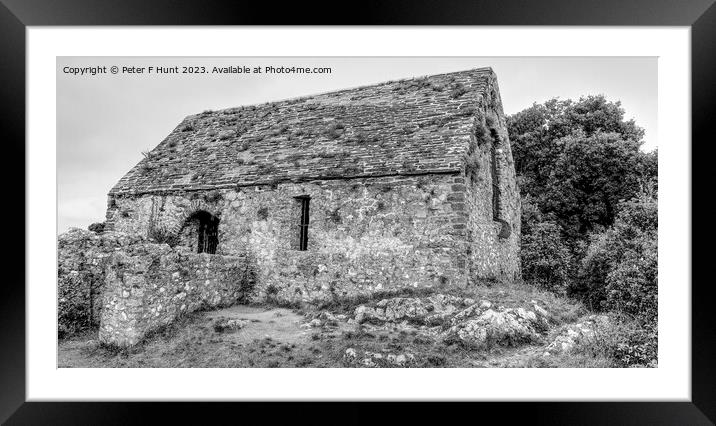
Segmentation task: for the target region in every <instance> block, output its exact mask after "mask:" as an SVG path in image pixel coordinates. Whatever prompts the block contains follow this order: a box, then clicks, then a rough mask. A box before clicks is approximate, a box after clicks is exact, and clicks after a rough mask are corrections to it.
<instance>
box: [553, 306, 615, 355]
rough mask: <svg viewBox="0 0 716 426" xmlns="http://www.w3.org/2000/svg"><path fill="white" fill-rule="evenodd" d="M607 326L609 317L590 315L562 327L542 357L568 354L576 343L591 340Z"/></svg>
mask: <svg viewBox="0 0 716 426" xmlns="http://www.w3.org/2000/svg"><path fill="white" fill-rule="evenodd" d="M608 325H609V317H607V316H606V315H590V316H589V317H587V318H586V319H584V320H582V321H580V322H577V323H575V324H569V325H567V326H564V327H563V328H562V331H561V332H560V333H559V334H558V335H557V337H555V338H554V340H553V341H552V342H551V343H550V344H549V345H547V347H546V348H545V352H544V355H546V356H547V355H556V354H558V353H564V352H569V351H571V350H572V349H574V346H575V345H577V344H578V343H580V342H584V341H586V340H588V339H590V338H593V337H594V336H595V334H596V332H597V330H598V329H599V328H603V327H607V326H608Z"/></svg>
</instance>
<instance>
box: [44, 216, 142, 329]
mask: <svg viewBox="0 0 716 426" xmlns="http://www.w3.org/2000/svg"><path fill="white" fill-rule="evenodd" d="M142 242H145V239H144V238H143V237H142V236H140V235H126V234H121V233H115V232H108V233H104V234H101V235H100V234H96V233H94V232H90V231H86V230H82V229H77V228H73V229H70V230H69V231H67V232H65V233H63V234H61V235H60V236H59V237H58V239H57V292H58V294H57V308H58V331H59V333H60V335H64V334H68V333H74V332H77V331H82V330H86V329H90V328H94V327H97V326H98V325H99V320H100V315H101V312H102V292H103V291H104V287H105V280H104V278H105V268H106V266H107V262H108V260H109V258H110V256H111V255H112V253H114V252H115V251H117V250H121V249H122V248H126V247H129V246H131V245H135V244H138V243H142Z"/></svg>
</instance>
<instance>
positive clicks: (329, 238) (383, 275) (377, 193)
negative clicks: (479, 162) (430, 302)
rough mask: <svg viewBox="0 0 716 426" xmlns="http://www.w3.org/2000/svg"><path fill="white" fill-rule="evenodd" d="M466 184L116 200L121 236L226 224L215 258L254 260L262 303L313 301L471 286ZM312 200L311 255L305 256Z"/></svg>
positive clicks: (397, 181) (273, 188) (287, 188)
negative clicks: (199, 222) (306, 204)
mask: <svg viewBox="0 0 716 426" xmlns="http://www.w3.org/2000/svg"><path fill="white" fill-rule="evenodd" d="M461 182H464V179H463V178H461V177H460V175H459V174H457V173H450V174H433V175H427V176H388V177H383V178H370V179H346V180H343V179H335V180H319V181H314V182H306V183H282V184H276V185H263V186H249V187H240V188H237V189H234V190H228V189H226V190H220V191H210V192H191V193H187V192H184V193H172V194H162V195H159V194H151V195H150V194H148V195H142V196H137V197H131V196H124V197H115V198H113V200H112V203H113V205H114V208H113V209H112V211H111V212H110V214H109V217H110V218H111V219H112V221H113V222H114V227H115V229H118V230H121V231H123V232H130V233H139V234H143V235H147V233H148V232H149V229H150V228H151V227H165V228H168V229H170V230H171V232H173V233H175V234H177V235H181V234H184V232H183V230H182V226H183V224H184V223H185V222H186V218H188V217H189V216H190V215H191V214H192V213H193V212H196V211H197V210H204V211H208V212H209V213H211V214H213V215H215V216H217V217H218V218H219V219H220V222H219V244H218V249H217V254H224V255H237V254H246V253H250V254H251V255H252V256H253V257H254V258H255V259H256V263H257V266H258V274H259V277H258V280H257V281H258V285H257V289H256V292H255V294H254V298H255V299H256V300H265V299H266V298H277V299H278V300H281V301H292V302H296V301H313V300H325V299H329V298H333V297H349V296H353V295H356V294H359V293H365V292H370V291H375V290H382V289H388V288H393V287H402V286H413V287H418V286H430V285H436V284H443V285H458V286H464V285H466V283H467V276H466V273H467V267H466V255H465V244H464V238H465V222H466V212H465V206H464V201H463V200H464V197H465V194H464V192H465V187H464V185H461ZM302 195H309V196H310V197H311V201H310V212H311V213H310V224H309V237H308V250H307V251H299V250H297V248H298V235H299V228H298V225H299V218H300V202H299V201H298V200H297V199H296V198H295V197H299V196H302Z"/></svg>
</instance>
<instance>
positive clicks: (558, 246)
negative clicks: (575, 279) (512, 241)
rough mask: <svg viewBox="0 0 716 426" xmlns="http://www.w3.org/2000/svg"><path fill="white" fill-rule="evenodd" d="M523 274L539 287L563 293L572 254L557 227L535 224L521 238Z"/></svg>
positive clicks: (550, 224) (551, 224)
mask: <svg viewBox="0 0 716 426" xmlns="http://www.w3.org/2000/svg"><path fill="white" fill-rule="evenodd" d="M521 256H522V275H523V277H524V279H525V280H526V281H527V282H529V283H532V284H534V285H537V286H538V287H541V288H544V289H547V290H552V291H554V292H556V293H564V292H565V290H566V288H567V283H568V279H569V265H570V261H571V255H570V252H569V249H568V248H567V246H566V245H565V244H564V242H563V241H562V236H561V230H560V227H559V225H557V224H556V223H554V222H551V221H546V222H537V223H534V224H532V225H531V226H530V233H528V234H525V235H523V237H522V251H521Z"/></svg>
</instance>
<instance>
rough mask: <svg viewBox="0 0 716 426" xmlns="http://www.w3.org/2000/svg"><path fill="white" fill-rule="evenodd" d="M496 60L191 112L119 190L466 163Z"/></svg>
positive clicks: (436, 169)
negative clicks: (483, 64) (477, 65)
mask: <svg viewBox="0 0 716 426" xmlns="http://www.w3.org/2000/svg"><path fill="white" fill-rule="evenodd" d="M494 80H495V76H494V73H493V71H492V69H490V68H478V69H472V70H467V71H461V72H454V73H447V74H439V75H432V76H427V77H421V78H412V79H406V80H399V81H392V82H386V83H381V84H376V85H371V86H363V87H357V88H352V89H346V90H340V91H336V92H330V93H323V94H318V95H315V96H306V97H302V98H297V99H289V100H284V101H279V102H271V103H266V104H261V105H252V106H243V107H238V108H230V109H225V110H220V111H206V112H203V113H201V114H196V115H191V116H188V117H187V118H185V119H184V120H183V121H182V122H181V123H180V124H179V125H178V126H177V127H176V128H175V129H174V130H173V131H172V132H171V133H170V134H169V135H168V136H167V137H166V138H165V139H164V140H163V141H162V142H161V143H160V144H159V145H158V146H157V147H155V148H154V149H153V150H152V151H151V152H150V153H149V154H148V155H147V156H146V158H145V159H143V160H142V161H141V162H140V163H138V164H137V165H136V166H135V167H134V168H132V169H131V170H130V171H129V172H128V173H127V174H126V175H125V176H124V177H123V178H122V179H121V180H120V181H119V182H118V183H117V184H116V185H115V186H114V188H112V190H111V191H110V194H120V193H135V194H136V193H146V192H156V191H174V190H196V189H211V188H218V187H230V186H237V185H241V186H243V185H257V184H271V183H276V182H280V181H287V180H289V181H291V180H292V181H305V180H313V179H322V178H326V179H330V178H341V177H358V176H360V177H363V176H386V175H400V174H423V173H443V172H456V171H459V170H461V168H462V162H463V161H464V160H463V158H464V156H465V151H466V150H467V145H468V141H469V132H470V129H471V127H472V125H473V120H474V117H475V111H476V108H477V106H478V99H480V98H481V97H482V96H483V95H484V94H485V92H486V90H488V88H489V87H490V86H491V85H493V84H495V83H494Z"/></svg>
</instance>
